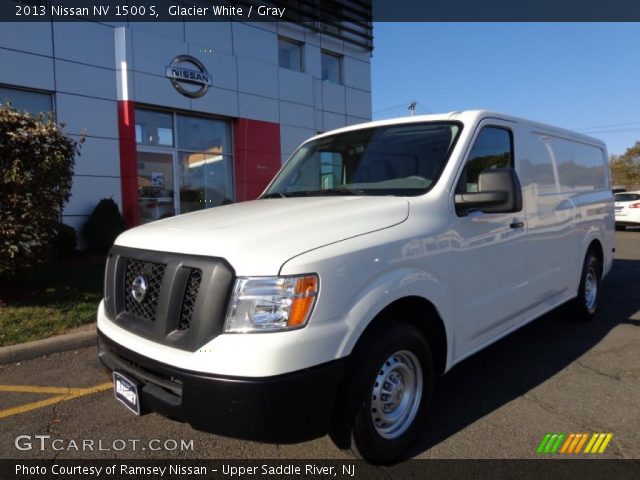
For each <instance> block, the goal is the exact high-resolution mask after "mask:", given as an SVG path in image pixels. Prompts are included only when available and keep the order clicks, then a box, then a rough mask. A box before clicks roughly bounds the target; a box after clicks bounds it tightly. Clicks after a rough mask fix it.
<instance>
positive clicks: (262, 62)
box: [0, 2, 373, 229]
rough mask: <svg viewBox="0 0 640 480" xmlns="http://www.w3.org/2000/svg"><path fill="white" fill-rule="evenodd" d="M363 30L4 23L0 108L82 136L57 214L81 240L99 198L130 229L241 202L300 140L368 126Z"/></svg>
mask: <svg viewBox="0 0 640 480" xmlns="http://www.w3.org/2000/svg"><path fill="white" fill-rule="evenodd" d="M272 3H277V2H272ZM303 3H304V2H303ZM359 18H360V20H361V21H354V22H349V23H340V24H325V23H322V22H305V23H296V22H284V21H283V22H277V23H276V22H274V23H266V22H264V23H261V22H255V23H242V22H208V23H207V22H184V21H173V22H165V23H153V22H146V23H143V22H141V23H133V22H124V23H122V22H121V23H97V22H89V21H82V22H80V21H73V22H34V23H3V24H2V27H1V28H0V64H2V65H4V68H2V69H0V103H5V102H6V101H7V100H10V101H11V103H12V104H13V106H14V107H16V108H18V109H24V110H28V111H30V112H40V111H53V112H54V114H55V116H56V120H57V121H58V122H61V123H64V124H65V125H66V126H65V132H66V133H67V134H68V135H69V136H71V137H73V138H74V139H79V138H80V136H81V135H84V136H85V138H86V140H85V142H84V143H83V145H82V147H81V155H80V156H78V158H77V159H76V164H75V175H74V181H73V189H72V197H71V199H70V201H69V202H68V203H67V204H66V206H65V207H64V211H63V215H62V219H63V221H64V222H65V223H67V224H69V225H72V226H73V227H75V228H77V229H79V228H80V227H81V226H82V225H83V223H84V222H85V221H86V219H87V217H88V215H89V214H90V213H91V211H92V210H93V208H94V207H95V205H96V204H97V203H98V201H99V200H100V199H101V198H113V199H114V200H115V201H116V202H117V203H118V205H119V206H120V208H121V211H122V212H123V215H124V217H125V221H126V223H127V224H128V225H129V226H132V225H137V224H140V223H145V222H148V221H152V220H155V219H159V218H163V217H166V216H171V215H175V214H179V213H186V212H190V211H194V210H199V209H202V208H209V207H215V206H218V205H222V204H226V203H230V202H239V201H245V200H250V199H254V198H256V197H257V196H258V195H259V194H260V193H261V191H262V190H263V189H264V187H265V186H266V185H267V183H268V182H269V181H270V179H271V178H272V177H273V175H274V174H275V173H276V172H277V170H278V169H279V168H280V166H281V164H282V163H283V162H284V161H285V160H286V159H287V158H288V157H289V155H290V154H291V153H292V152H293V151H294V150H295V149H296V147H297V146H298V145H300V143H301V142H302V141H304V140H305V139H306V138H308V137H310V136H312V135H315V134H317V133H318V132H324V131H328V130H332V129H335V128H338V127H342V126H345V125H351V124H355V123H360V122H364V121H367V120H370V118H371V73H370V58H371V52H372V48H373V45H372V42H373V38H372V29H371V21H370V14H367V11H366V10H365V11H364V13H362V15H361V16H360V17H359Z"/></svg>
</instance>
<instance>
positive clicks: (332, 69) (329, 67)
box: [322, 52, 342, 84]
mask: <svg viewBox="0 0 640 480" xmlns="http://www.w3.org/2000/svg"><path fill="white" fill-rule="evenodd" d="M322 80H326V81H327V82H331V83H338V84H340V83H342V58H341V57H339V56H338V55H332V54H330V53H326V52H322Z"/></svg>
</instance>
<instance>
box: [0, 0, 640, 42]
mask: <svg viewBox="0 0 640 480" xmlns="http://www.w3.org/2000/svg"><path fill="white" fill-rule="evenodd" d="M79 19H80V20H91V21H98V22H123V23H125V24H126V22H133V21H136V22H140V21H142V22H172V21H193V22H215V21H245V22H247V21H248V22H262V21H267V22H274V21H289V22H299V23H306V24H311V25H310V26H313V27H314V28H321V27H320V26H319V25H318V24H333V25H334V27H336V28H337V26H336V22H349V23H353V24H355V30H356V31H358V32H359V33H361V32H360V27H362V26H363V25H366V24H368V23H370V22H371V21H374V22H637V21H640V2H639V1H638V0H607V1H603V0H528V1H514V0H511V1H507V0H456V1H443V0H281V1H266V0H265V1H263V0H2V2H0V21H2V22H34V21H36V22H38V21H57V22H65V21H77V20H79ZM308 26H309V25H308ZM343 27H344V28H352V29H354V27H353V25H352V26H348V25H343ZM368 34H370V32H369V33H365V35H368ZM364 40H365V42H364V43H367V41H366V38H365V39H364Z"/></svg>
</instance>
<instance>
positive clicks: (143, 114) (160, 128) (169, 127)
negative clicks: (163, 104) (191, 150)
mask: <svg viewBox="0 0 640 480" xmlns="http://www.w3.org/2000/svg"><path fill="white" fill-rule="evenodd" d="M135 129H136V143H137V144H138V145H149V146H162V147H172V146H173V114H171V113H164V112H156V111H153V110H142V109H136V126H135Z"/></svg>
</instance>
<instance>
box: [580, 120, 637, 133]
mask: <svg viewBox="0 0 640 480" xmlns="http://www.w3.org/2000/svg"><path fill="white" fill-rule="evenodd" d="M628 125H640V122H629V123H611V124H609V125H600V126H599V127H584V128H577V129H576V130H577V131H579V132H583V131H585V130H595V129H599V128H609V127H626V126H628Z"/></svg>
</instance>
